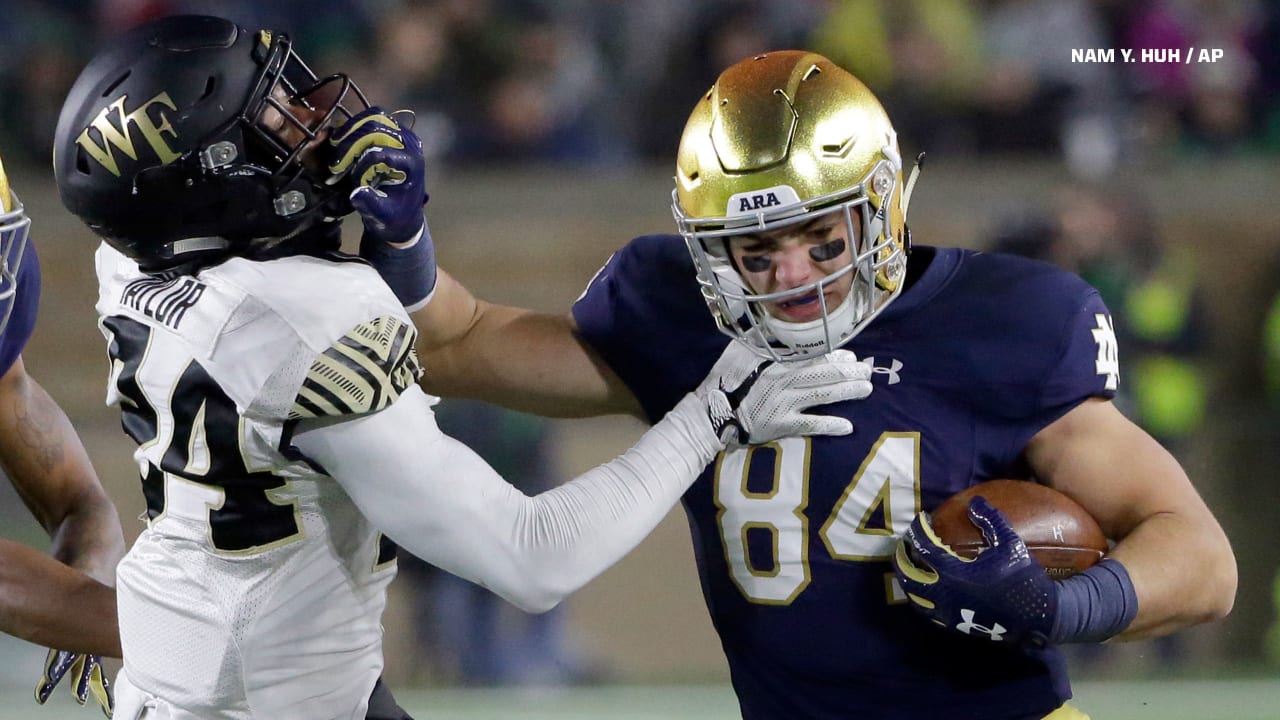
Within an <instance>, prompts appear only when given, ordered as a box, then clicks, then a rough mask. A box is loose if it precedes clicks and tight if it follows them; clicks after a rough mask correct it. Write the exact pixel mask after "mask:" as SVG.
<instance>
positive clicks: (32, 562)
mask: <svg viewBox="0 0 1280 720" xmlns="http://www.w3.org/2000/svg"><path fill="white" fill-rule="evenodd" d="M0 464H3V466H4V470H5V472H6V474H8V476H9V478H10V479H11V480H12V482H13V484H14V486H15V487H16V488H17V490H18V494H19V495H20V496H21V497H22V500H23V502H25V503H26V505H27V507H28V508H30V509H31V512H32V513H33V514H34V515H35V517H36V519H37V520H38V521H39V522H40V524H41V525H42V526H43V527H44V528H45V530H46V531H47V532H48V533H49V536H50V537H51V538H52V540H53V545H52V548H51V554H52V555H53V557H49V556H46V555H43V554H42V553H39V552H36V551H34V550H31V549H30V548H26V547H24V546H21V545H18V544H17V543H12V542H7V541H5V542H3V543H0V630H3V631H4V632H6V633H9V634H12V635H16V636H18V637H21V638H23V639H25V640H29V641H31V642H34V643H37V644H40V645H44V646H46V647H56V648H62V649H69V650H77V651H82V652H89V653H93V654H97V655H111V656H113V657H119V656H120V640H119V637H118V630H117V625H116V603H115V592H114V590H112V587H111V586H112V585H114V584H115V566H116V563H117V562H119V560H120V557H121V556H122V555H123V554H124V537H123V534H122V533H121V530H120V521H119V518H118V517H117V515H116V510H115V506H114V505H112V504H111V501H110V499H109V498H108V497H107V495H106V492H105V491H104V490H103V489H102V486H101V485H100V484H99V482H98V478H97V475H96V474H95V473H94V471H93V466H92V465H91V464H90V463H89V458H88V455H87V454H86V453H85V450H84V447H83V446H82V445H81V443H80V440H79V438H78V437H77V436H76V433H75V430H74V429H73V428H72V427H71V423H70V422H69V421H68V420H67V417H66V415H65V414H64V413H63V412H62V410H61V408H59V407H58V405H57V404H56V403H55V402H54V401H53V399H52V398H51V397H49V394H48V393H47V392H45V390H44V388H42V387H40V385H39V384H38V383H37V382H36V381H35V380H34V379H33V378H31V376H29V375H28V374H27V373H26V369H25V367H24V366H23V363H22V360H21V358H19V359H18V360H17V361H16V362H15V363H14V365H13V366H12V367H11V368H10V369H9V370H8V372H6V373H5V375H4V376H3V377H2V378H0ZM55 558H56V559H55ZM64 563H65V564H64Z"/></svg>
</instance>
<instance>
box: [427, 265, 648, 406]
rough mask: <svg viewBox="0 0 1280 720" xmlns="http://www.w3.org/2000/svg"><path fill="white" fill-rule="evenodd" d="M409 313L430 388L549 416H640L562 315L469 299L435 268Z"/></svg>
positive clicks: (627, 394) (633, 402)
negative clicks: (427, 290) (428, 291)
mask: <svg viewBox="0 0 1280 720" xmlns="http://www.w3.org/2000/svg"><path fill="white" fill-rule="evenodd" d="M413 320H414V325H415V326H416V327H417V329H418V332H419V341H418V352H419V355H420V359H421V360H422V365H423V369H424V371H425V374H424V375H423V378H422V387H423V389H424V390H426V391H427V392H429V393H432V394H434V395H440V396H443V397H470V398H476V399H480V400H485V401H487V402H491V403H494V404H497V405H502V406H505V407H509V408H512V409H515V410H520V411H524V412H531V413H535V414H538V415H546V416H552V417H588V416H594V415H608V414H629V415H634V416H636V417H642V413H641V411H640V406H639V403H638V402H637V401H636V400H635V398H634V396H632V395H631V393H630V391H629V390H627V388H626V386H625V385H623V384H622V382H621V381H620V380H619V379H618V378H617V377H616V376H615V375H614V374H613V373H612V371H610V370H609V369H608V367H607V366H605V365H604V363H603V362H602V361H601V360H600V358H598V357H597V356H596V355H595V354H594V353H592V352H591V351H590V350H589V349H588V348H587V346H586V345H585V344H584V343H583V341H582V340H581V339H580V338H579V337H578V336H577V334H576V333H575V329H574V327H573V322H572V320H571V319H570V318H569V316H567V315H556V314H550V313H538V312H534V311H532V310H526V309H524V308H516V307H510V306H505V305H495V304H493V303H488V302H485V301H483V300H476V299H475V298H474V297H472V296H471V295H470V293H469V292H467V291H466V289H465V288H463V287H462V286H461V285H459V284H458V283H457V282H456V281H454V280H453V279H452V278H449V277H448V276H447V275H444V274H442V276H441V280H440V283H439V286H438V287H437V290H436V296H435V298H434V299H433V300H432V301H431V303H430V304H429V305H428V306H427V307H426V308H424V309H422V310H419V311H418V312H416V313H414V314H413Z"/></svg>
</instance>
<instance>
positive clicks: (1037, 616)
mask: <svg viewBox="0 0 1280 720" xmlns="http://www.w3.org/2000/svg"><path fill="white" fill-rule="evenodd" d="M969 517H970V518H971V519H972V520H973V523H974V525H976V526H977V527H978V529H980V530H981V531H982V536H983V538H985V539H986V542H987V545H988V547H987V548H985V549H983V551H982V552H981V553H979V554H978V557H977V558H974V559H973V560H968V559H965V558H962V557H960V556H959V555H957V554H955V553H954V552H952V550H951V548H949V547H947V546H946V545H945V544H943V542H942V541H941V540H940V539H939V538H938V536H937V535H935V534H934V532H933V527H932V526H931V525H930V524H929V518H928V516H927V515H926V514H925V513H920V514H919V515H918V516H917V517H916V519H915V520H914V521H913V522H912V523H911V527H909V528H908V529H907V531H906V533H904V534H903V536H902V539H901V540H900V541H899V543H898V549H897V552H896V553H895V554H894V558H893V565H894V570H895V572H896V573H897V576H898V582H900V583H902V587H903V589H904V590H906V592H907V598H908V599H909V600H910V601H911V604H912V605H913V606H914V607H915V608H916V610H918V611H920V612H921V613H923V614H924V615H925V616H926V617H928V618H929V619H930V620H932V621H934V622H935V623H937V624H939V625H942V626H943V627H948V628H951V629H953V630H957V631H959V632H962V633H965V634H966V635H972V636H975V637H980V638H985V639H987V640H991V641H993V642H1007V643H1010V644H1012V645H1019V646H1026V647H1044V646H1045V644H1046V643H1047V642H1048V638H1049V637H1050V633H1051V631H1052V629H1053V621H1054V616H1055V615H1056V614H1057V609H1058V591H1057V588H1056V587H1055V585H1054V581H1053V580H1051V579H1049V576H1048V575H1046V574H1045V571H1044V568H1042V567H1041V566H1040V563H1038V562H1036V560H1035V559H1034V558H1032V557H1031V554H1030V553H1029V552H1027V546H1026V543H1024V542H1023V541H1022V538H1020V537H1018V534H1017V533H1016V532H1014V530H1013V528H1012V527H1010V526H1009V521H1008V520H1006V519H1005V517H1004V515H1003V514H1001V512H1000V511H999V510H997V509H996V508H995V507H993V506H992V505H991V503H989V502H987V500H986V498H983V497H975V498H974V499H973V500H971V501H970V502H969Z"/></svg>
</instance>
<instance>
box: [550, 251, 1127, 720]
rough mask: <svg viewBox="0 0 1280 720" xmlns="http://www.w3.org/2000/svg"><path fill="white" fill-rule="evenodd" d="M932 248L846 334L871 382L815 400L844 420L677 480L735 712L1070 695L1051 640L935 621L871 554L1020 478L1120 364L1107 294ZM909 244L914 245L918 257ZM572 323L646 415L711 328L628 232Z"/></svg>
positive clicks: (694, 367) (686, 278) (970, 711)
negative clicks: (905, 282)
mask: <svg viewBox="0 0 1280 720" xmlns="http://www.w3.org/2000/svg"><path fill="white" fill-rule="evenodd" d="M916 252H919V253H921V255H922V256H923V255H929V254H932V255H933V259H932V262H931V263H930V264H929V266H928V268H927V270H926V271H925V272H924V273H923V274H922V275H921V276H920V277H919V278H918V280H917V281H916V282H915V283H914V284H913V285H912V286H911V287H909V288H908V289H907V290H906V291H905V292H904V293H903V294H902V296H901V297H899V298H898V299H897V300H896V301H895V302H894V303H893V304H892V305H890V307H889V308H888V309H887V310H886V311H884V312H883V313H882V314H881V315H880V317H879V318H877V319H876V320H875V321H874V322H873V323H871V325H870V326H868V327H867V328H866V329H865V330H863V331H862V332H861V333H860V334H859V335H857V336H856V337H855V338H854V339H853V340H852V341H851V342H850V343H849V344H847V345H846V346H845V347H847V348H848V349H851V350H853V351H854V352H856V353H857V354H858V356H859V357H860V358H862V359H863V360H865V361H867V362H870V363H872V365H873V366H874V368H875V373H874V374H873V376H872V380H873V384H874V386H875V389H874V391H873V392H872V394H871V396H870V397H868V398H866V399H864V400H858V401H851V402H846V403H841V404H838V405H833V406H831V407H829V408H824V409H823V412H833V413H838V414H840V415H843V416H845V417H848V418H850V419H851V420H852V421H853V426H854V432H853V434H852V435H849V436H846V437H837V438H830V437H816V438H784V439H782V440H780V441H778V442H775V443H770V444H768V445H764V446H760V447H756V448H748V449H741V450H737V451H734V452H730V453H723V454H721V456H720V457H719V458H718V459H717V461H716V463H715V464H714V465H713V466H710V467H708V468H707V469H706V471H705V472H704V473H703V475H702V476H701V477H700V478H699V479H698V481H697V482H696V483H695V484H694V485H693V487H692V488H690V490H689V491H688V492H687V493H686V494H685V497H684V500H683V502H684V507H685V511H686V513H687V516H688V518H689V523H690V528H691V531H692V536H693V540H694V546H695V552H696V555H697V562H698V570H699V574H700V577H701V580H702V590H703V595H704V598H705V600H706V603H707V607H708V609H709V610H710V612H711V617H712V620H713V622H714V624H715V628H716V630H717V632H718V633H719V635H720V639H721V643H722V645H723V647H724V652H725V655H726V657H727V658H728V662H729V668H730V672H731V675H732V679H733V684H734V688H735V691H736V692H737V695H738V698H739V702H740V704H741V707H742V714H743V717H744V718H746V719H747V720H753V719H756V718H850V717H867V718H904V719H912V718H928V720H934V718H936V717H937V716H938V712H939V710H940V709H945V711H946V715H947V716H948V717H983V718H1010V719H1012V718H1039V717H1042V716H1043V715H1045V714H1046V713H1048V712H1049V711H1051V710H1053V709H1054V708H1056V707H1057V706H1058V705H1060V704H1061V703H1062V702H1063V701H1065V700H1066V699H1067V698H1068V697H1070V687H1069V684H1068V681H1067V676H1066V671H1065V667H1064V664H1063V660H1062V657H1061V655H1060V654H1059V653H1058V652H1057V651H1056V650H1052V649H1051V650H1047V651H1041V652H1033V653H1030V654H1027V653H1024V652H1021V651H1018V650H1014V649H1010V648H1008V647H1005V646H1000V645H997V644H994V643H990V642H987V641H985V640H978V639H974V638H970V637H967V636H963V635H960V634H958V633H954V632H952V631H949V630H945V629H940V628H937V627H935V626H933V625H932V624H931V623H929V622H928V621H927V620H925V619H924V618H922V617H921V616H920V615H918V614H916V613H915V611H914V610H912V609H911V608H910V607H909V605H908V604H907V603H906V602H905V598H904V597H903V596H902V592H901V589H900V588H899V587H898V585H897V583H896V581H895V579H894V575H893V568H892V565H891V563H890V559H889V558H890V556H891V554H892V552H893V549H894V546H895V543H896V541H897V537H898V536H899V535H901V533H902V532H903V531H904V530H905V529H906V528H907V526H908V525H909V524H910V522H911V520H912V518H913V517H914V515H915V514H916V513H917V512H918V511H919V510H922V509H923V510H929V509H932V508H934V507H935V506H937V505H938V504H939V503H941V502H942V501H943V500H944V499H945V498H947V497H948V496H950V495H952V494H953V493H955V492H957V491H959V490H961V489H962V488H965V487H967V486H969V485H971V484H974V483H977V482H981V481H984V480H988V479H992V478H1007V477H1025V476H1026V469H1025V467H1024V466H1023V464H1024V460H1023V459H1022V450H1023V448H1024V447H1025V446H1026V444H1027V441H1028V440H1029V439H1030V438H1031V437H1032V436H1033V435H1034V434H1035V433H1036V432H1038V431H1039V430H1040V429H1042V428H1044V427H1045V426H1046V425H1048V424H1049V423H1052V422H1053V421H1054V420H1056V419H1057V418H1059V417H1061V416H1062V415H1063V414H1064V413H1066V412H1067V411H1068V410H1070V409H1071V408H1072V407H1074V406H1076V405H1078V404H1079V403H1080V402H1082V401H1083V400H1085V399H1087V398H1089V397H1093V396H1100V397H1111V396H1113V395H1114V393H1115V386H1116V382H1117V379H1118V366H1117V363H1116V347H1115V338H1114V334H1113V333H1112V331H1111V321H1110V317H1109V315H1108V312H1107V309H1106V307H1105V306H1104V305H1103V303H1102V301H1101V300H1100V299H1099V297H1098V294H1097V292H1096V291H1094V290H1093V288H1091V287H1089V286H1088V285H1087V284H1086V283H1084V282H1083V281H1082V280H1080V279H1079V278H1078V277H1076V276H1075V275H1072V274H1070V273H1067V272H1064V271H1062V270H1059V269H1056V268H1054V267H1052V266H1050V265H1047V264H1044V263H1039V262H1034V261H1029V260H1026V259H1023V258H1017V257H1013V256H1007V255H997V254H982V253H976V252H972V251H965V250H958V249H934V248H919V249H917V250H916ZM917 259H923V258H917ZM573 312H574V317H575V319H576V321H577V323H578V326H579V328H580V330H581V332H582V335H583V337H584V338H585V339H586V340H587V342H589V343H590V344H591V346H592V347H593V348H595V350H597V351H598V352H599V353H600V354H601V356H603V358H604V359H605V361H606V362H607V363H608V364H609V366H610V367H611V368H612V369H613V370H614V371H615V372H617V373H618V375H619V376H620V377H621V378H622V379H623V381H624V382H625V383H626V384H627V385H628V387H629V388H630V389H631V391H632V392H633V393H634V394H635V396H636V397H637V398H638V399H639V400H640V402H641V404H642V405H643V407H644V410H645V412H646V413H647V414H648V415H649V418H650V420H651V421H653V420H656V419H658V418H660V417H661V416H662V415H663V414H664V413H666V412H667V411H668V410H669V409H670V408H671V407H672V406H673V405H674V404H675V403H676V402H677V400H679V398H680V397H682V396H683V395H684V394H685V393H687V392H688V391H690V390H692V389H693V388H694V387H696V386H697V384H698V383H699V382H700V381H701V380H702V378H703V377H704V376H705V375H706V373H707V372H708V371H709V370H710V368H711V366H712V365H713V364H714V362H715V360H716V359H717V358H718V357H719V355H720V353H721V351H722V350H723V348H724V347H725V345H726V343H727V342H729V340H728V338H727V337H726V336H724V335H723V334H721V333H720V332H719V331H718V330H717V329H716V328H715V325H714V322H713V320H712V319H711V316H710V314H709V313H708V312H707V309H706V306H705V304H704V302H703V300H702V298H701V296H700V294H699V292H698V288H697V285H696V283H695V281H694V270H693V265H692V262H691V260H690V258H689V254H688V251H687V250H686V249H685V246H684V242H683V240H681V239H680V238H679V237H677V236H671V235H658V236H646V237H641V238H637V239H636V240H634V241H632V242H631V243H630V244H628V245H627V246H626V247H625V248H623V249H622V250H620V251H619V252H618V253H616V254H615V255H614V257H613V258H611V259H610V261H609V263H608V264H607V265H606V266H605V268H604V269H603V270H602V271H601V272H600V273H599V275H597V277H596V278H595V279H594V280H593V281H592V283H591V286H590V287H589V288H588V290H587V292H586V293H585V294H584V295H583V297H582V298H580V299H579V301H578V303H577V304H576V305H575V306H574V310H573Z"/></svg>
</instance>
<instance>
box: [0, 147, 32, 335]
mask: <svg viewBox="0 0 1280 720" xmlns="http://www.w3.org/2000/svg"><path fill="white" fill-rule="evenodd" d="M30 228H31V218H28V217H27V213H26V211H25V210H24V209H23V207H22V203H21V202H20V201H19V200H18V196H17V195H14V194H13V191H12V190H10V189H9V176H8V175H6V174H5V172H4V164H3V163H2V162H0V333H3V332H4V329H5V327H6V326H8V324H9V316H10V315H11V314H12V313H13V304H14V300H15V298H16V296H17V294H18V268H19V267H20V266H21V265H22V256H23V254H24V253H25V252H26V250H27V233H28V231H29V230H30Z"/></svg>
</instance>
